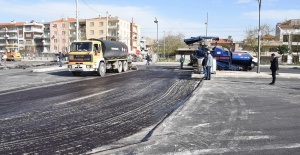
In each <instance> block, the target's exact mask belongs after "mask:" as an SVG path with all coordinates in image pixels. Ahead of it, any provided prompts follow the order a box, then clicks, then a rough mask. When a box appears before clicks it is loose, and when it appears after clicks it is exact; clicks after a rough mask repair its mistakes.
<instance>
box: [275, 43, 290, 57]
mask: <svg viewBox="0 0 300 155" xmlns="http://www.w3.org/2000/svg"><path fill="white" fill-rule="evenodd" d="M277 51H278V53H279V54H282V55H284V54H286V53H289V47H288V46H287V45H281V46H278V47H277Z"/></svg>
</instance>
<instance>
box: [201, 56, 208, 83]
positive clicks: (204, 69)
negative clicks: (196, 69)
mask: <svg viewBox="0 0 300 155" xmlns="http://www.w3.org/2000/svg"><path fill="white" fill-rule="evenodd" d="M206 65H207V53H205V54H204V58H203V60H202V68H203V74H204V78H206V77H207V71H206Z"/></svg>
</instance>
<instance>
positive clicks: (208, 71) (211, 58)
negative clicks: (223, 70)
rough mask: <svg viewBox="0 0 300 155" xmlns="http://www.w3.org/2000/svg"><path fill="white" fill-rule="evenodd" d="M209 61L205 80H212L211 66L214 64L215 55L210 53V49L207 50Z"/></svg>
mask: <svg viewBox="0 0 300 155" xmlns="http://www.w3.org/2000/svg"><path fill="white" fill-rule="evenodd" d="M207 54H208V55H207V62H206V72H207V76H206V78H205V80H210V79H211V70H210V69H211V67H212V66H213V57H212V56H211V55H210V51H207Z"/></svg>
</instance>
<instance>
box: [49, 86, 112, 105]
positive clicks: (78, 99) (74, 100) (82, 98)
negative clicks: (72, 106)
mask: <svg viewBox="0 0 300 155" xmlns="http://www.w3.org/2000/svg"><path fill="white" fill-rule="evenodd" d="M113 90H115V89H110V90H106V91H103V92H100V93H95V94H91V95H88V96H84V97H79V98H76V99H73V100H68V101H65V102H60V103H57V104H55V105H62V104H67V103H71V102H76V101H80V100H84V99H86V98H90V97H94V96H97V95H101V94H105V93H107V92H110V91H113Z"/></svg>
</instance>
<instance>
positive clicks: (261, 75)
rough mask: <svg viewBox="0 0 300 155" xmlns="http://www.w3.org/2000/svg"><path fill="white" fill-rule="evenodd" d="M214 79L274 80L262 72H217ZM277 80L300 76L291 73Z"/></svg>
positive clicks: (200, 75) (195, 76) (299, 77)
mask: <svg viewBox="0 0 300 155" xmlns="http://www.w3.org/2000/svg"><path fill="white" fill-rule="evenodd" d="M203 77H204V75H203V74H194V73H193V74H192V75H191V78H197V79H201V78H203ZM212 77H215V78H224V77H232V78H272V75H271V74H270V73H266V72H261V73H243V72H217V73H216V74H212ZM276 78H287V79H300V74H291V73H279V75H276Z"/></svg>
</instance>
